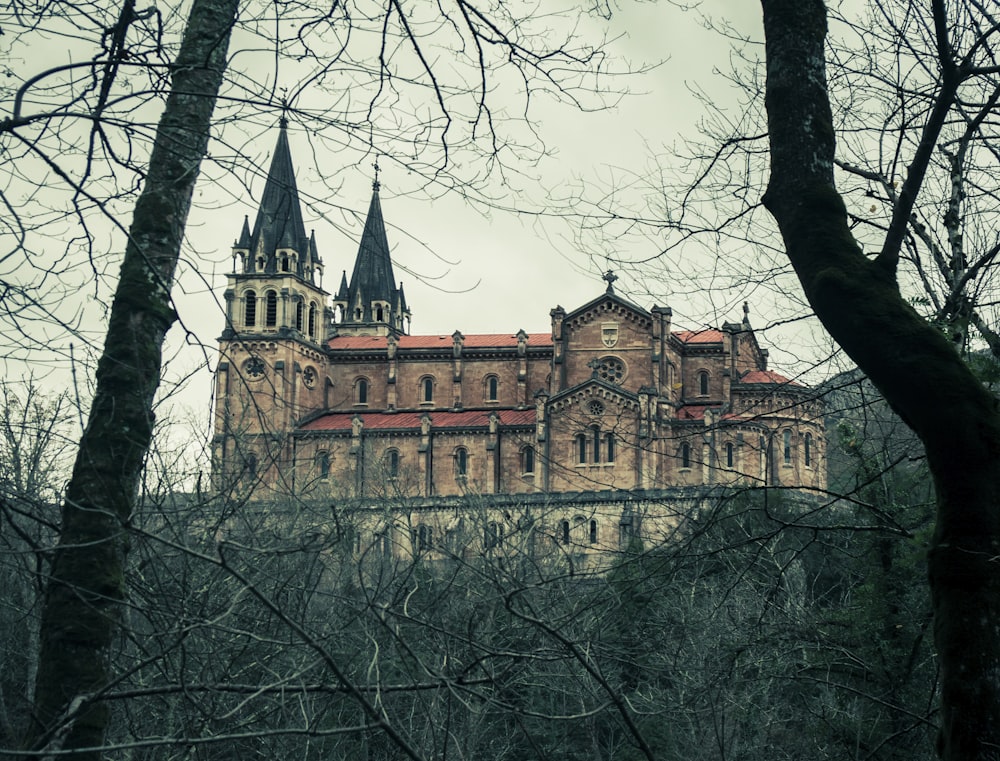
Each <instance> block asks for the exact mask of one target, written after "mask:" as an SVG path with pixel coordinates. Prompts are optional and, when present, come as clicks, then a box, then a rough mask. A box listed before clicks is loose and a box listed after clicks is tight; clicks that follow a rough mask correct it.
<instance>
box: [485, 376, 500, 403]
mask: <svg viewBox="0 0 1000 761" xmlns="http://www.w3.org/2000/svg"><path fill="white" fill-rule="evenodd" d="M499 393H500V379H499V378H497V376H495V375H491V376H490V377H489V378H487V379H486V400H487V401H489V402H495V401H496V400H497V398H498V397H499Z"/></svg>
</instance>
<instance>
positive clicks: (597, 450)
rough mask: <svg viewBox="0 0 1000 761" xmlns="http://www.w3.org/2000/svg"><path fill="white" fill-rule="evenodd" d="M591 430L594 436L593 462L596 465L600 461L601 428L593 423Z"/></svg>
mask: <svg viewBox="0 0 1000 761" xmlns="http://www.w3.org/2000/svg"><path fill="white" fill-rule="evenodd" d="M591 432H592V434H593V437H594V464H595V465H596V464H597V463H599V462H600V461H601V429H600V428H598V427H597V426H596V425H595V426H594V427H593V428H591Z"/></svg>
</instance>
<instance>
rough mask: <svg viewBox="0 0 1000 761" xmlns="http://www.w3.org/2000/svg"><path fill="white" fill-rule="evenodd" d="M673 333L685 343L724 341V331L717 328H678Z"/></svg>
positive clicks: (718, 342)
mask: <svg viewBox="0 0 1000 761" xmlns="http://www.w3.org/2000/svg"><path fill="white" fill-rule="evenodd" d="M672 335H673V336H674V338H676V339H677V340H678V341H680V342H681V343H683V344H721V343H722V331H721V330H716V329H715V328H705V329H703V330H678V331H675V332H674V333H673V334H672Z"/></svg>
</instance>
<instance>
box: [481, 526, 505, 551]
mask: <svg viewBox="0 0 1000 761" xmlns="http://www.w3.org/2000/svg"><path fill="white" fill-rule="evenodd" d="M502 542H503V526H502V525H500V524H499V523H497V522H496V521H490V522H489V523H487V524H486V528H485V529H484V530H483V546H484V547H485V548H486V549H488V550H490V549H493V548H494V547H499V546H500V544H501V543H502Z"/></svg>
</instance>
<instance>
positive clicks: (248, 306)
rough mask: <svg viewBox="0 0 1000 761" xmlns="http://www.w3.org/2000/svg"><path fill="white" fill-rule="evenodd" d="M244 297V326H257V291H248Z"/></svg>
mask: <svg viewBox="0 0 1000 761" xmlns="http://www.w3.org/2000/svg"><path fill="white" fill-rule="evenodd" d="M243 298H244V303H243V326H244V327H247V328H252V327H255V326H256V325H257V292H256V291H247V292H246V294H245V295H244V297H243Z"/></svg>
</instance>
